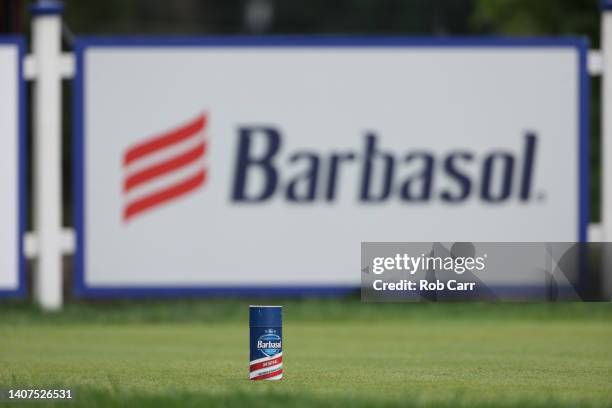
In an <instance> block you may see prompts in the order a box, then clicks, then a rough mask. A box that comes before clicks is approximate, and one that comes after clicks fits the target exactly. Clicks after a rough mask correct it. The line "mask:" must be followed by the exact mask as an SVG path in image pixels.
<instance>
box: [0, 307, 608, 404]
mask: <svg viewBox="0 0 612 408" xmlns="http://www.w3.org/2000/svg"><path fill="white" fill-rule="evenodd" d="M280 303H281V304H283V305H284V306H285V309H284V318H285V325H284V338H283V341H284V344H283V346H284V350H283V351H284V355H285V357H284V364H285V379H283V381H281V382H251V381H249V380H247V379H246V378H247V376H248V372H247V371H248V337H247V336H248V322H247V305H248V303H247V302H241V301H209V302H198V301H182V302H115V303H94V304H72V305H69V306H68V307H67V308H66V309H65V310H64V311H63V312H62V313H58V314H45V313H42V312H40V311H38V310H37V309H35V308H33V307H32V306H28V305H24V304H18V303H17V304H2V305H0V384H1V385H2V386H3V387H5V388H6V387H10V386H12V387H15V386H22V387H48V386H55V387H59V386H67V387H70V388H73V389H75V393H76V401H75V403H73V404H71V405H70V406H105V407H106V406H177V407H178V406H247V405H249V406H262V407H263V406H266V407H270V406H283V407H287V406H313V405H317V406H346V405H350V406H354V407H361V406H363V407H366V406H372V405H380V406H434V407H456V406H465V407H474V406H508V407H528V406H555V407H558V406H561V407H563V406H568V407H569V406H612V305H610V304H606V303H599V304H597V303H595V304H586V303H576V304H462V303H457V304H448V303H447V304H360V303H359V302H357V301H304V302H299V301H290V302H280ZM33 405H34V406H41V404H40V403H36V404H33ZM1 406H2V405H1V404H0V407H1ZM18 406H21V407H23V406H26V404H24V403H19V404H18Z"/></svg>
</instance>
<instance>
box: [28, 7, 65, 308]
mask: <svg viewBox="0 0 612 408" xmlns="http://www.w3.org/2000/svg"><path fill="white" fill-rule="evenodd" d="M30 10H31V13H32V15H33V20H32V55H33V57H34V61H35V65H36V76H35V79H34V85H33V89H34V97H33V99H34V101H33V102H34V105H33V106H34V111H33V130H34V142H33V147H34V151H33V153H34V203H35V204H34V230H35V232H36V235H37V238H38V246H39V248H38V249H39V252H38V261H37V264H36V270H35V272H36V274H35V279H34V297H35V300H36V302H37V303H38V304H39V305H40V306H41V307H42V308H43V309H45V310H57V309H59V308H61V306H62V281H63V280H62V251H61V232H62V222H61V220H62V219H61V214H62V206H61V203H62V202H61V192H62V185H61V180H62V178H61V177H62V175H61V154H62V150H61V106H62V88H61V85H62V76H61V71H60V57H61V35H62V21H61V19H62V17H61V15H62V11H63V5H62V3H61V2H58V1H45V0H39V1H38V2H37V3H35V4H34V5H33V6H32V7H31V9H30Z"/></svg>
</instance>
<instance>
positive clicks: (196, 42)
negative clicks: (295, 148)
mask: <svg viewBox="0 0 612 408" xmlns="http://www.w3.org/2000/svg"><path fill="white" fill-rule="evenodd" d="M92 47H98V48H99V47H112V48H120V47H124V48H128V47H151V48H155V47H323V48H326V47H327V48H329V47H342V48H347V47H354V48H364V47H376V48H384V47H387V48H393V47H400V48H403V47H410V48H415V47H423V48H428V47H429V48H432V47H433V48H439V47H452V48H472V47H473V48H570V49H572V48H573V49H575V50H577V51H578V64H579V67H578V75H579V78H578V84H579V87H580V90H579V99H580V100H579V120H578V123H579V129H578V132H579V135H580V140H579V141H578V146H577V151H578V155H579V170H580V176H579V181H578V183H579V186H578V191H579V193H580V197H579V198H578V199H579V214H578V232H579V233H578V237H577V240H578V241H579V242H586V240H587V228H588V223H589V217H590V214H589V207H590V196H589V194H590V188H589V187H590V185H589V182H590V170H589V138H590V134H589V98H590V90H589V84H590V82H589V74H588V71H587V55H588V50H589V42H588V39H587V38H577V37H559V38H552V37H550V38H549V37H520V38H496V37H493V38H487V37H485V38H482V37H464V38H457V37H451V38H436V37H343V36H311V37H305V36H270V37H256V36H220V37H214V36H213V37H115V36H110V37H109V36H103V37H78V38H77V39H76V41H75V54H76V75H75V80H74V86H75V88H74V96H73V113H74V123H73V125H74V143H73V165H74V167H73V200H74V217H75V218H74V223H75V231H76V253H75V268H74V290H75V294H76V295H77V296H81V297H97V298H114V297H157V296H163V297H177V296H222V295H238V296H306V295H313V296H329V295H332V296H334V295H335V296H337V295H346V294H349V293H352V292H354V291H356V290H358V289H359V286H299V285H296V286H222V287H217V286H212V287H195V286H190V287H168V286H164V287H160V286H137V287H115V286H112V287H88V286H87V285H86V283H85V253H84V248H85V227H86V226H85V222H84V210H85V196H84V179H85V175H84V171H85V166H84V147H85V137H84V127H83V125H84V123H83V114H84V113H83V112H84V101H85V97H84V86H83V84H84V82H85V74H86V72H85V71H84V56H85V52H86V50H87V49H88V48H92ZM497 289H498V290H499V293H502V292H507V293H508V294H527V293H541V292H542V290H543V289H542V288H541V287H527V286H525V287H517V286H508V287H506V288H497Z"/></svg>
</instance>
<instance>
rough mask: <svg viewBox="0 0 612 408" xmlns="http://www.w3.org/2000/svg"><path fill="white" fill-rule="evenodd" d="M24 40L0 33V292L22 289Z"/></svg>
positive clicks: (21, 290)
mask: <svg viewBox="0 0 612 408" xmlns="http://www.w3.org/2000/svg"><path fill="white" fill-rule="evenodd" d="M23 44H24V42H23V40H22V39H21V38H20V37H2V36H0V174H1V176H0V196H1V197H2V198H1V199H0V296H15V295H21V294H23V292H24V285H23V275H24V263H23V255H22V247H21V237H22V234H23V229H24V214H25V213H24V211H25V208H24V206H25V201H24V194H25V185H24V173H23V165H24V162H23V160H24V159H23V155H24V146H23V143H24V140H25V134H24V126H25V118H24V112H23V98H24V83H23V77H22V73H21V67H22V65H21V61H22V57H23V50H24V46H23Z"/></svg>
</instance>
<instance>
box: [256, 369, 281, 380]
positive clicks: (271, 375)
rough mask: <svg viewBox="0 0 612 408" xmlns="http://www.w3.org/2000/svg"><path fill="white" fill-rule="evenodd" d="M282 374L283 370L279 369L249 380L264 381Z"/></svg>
mask: <svg viewBox="0 0 612 408" xmlns="http://www.w3.org/2000/svg"><path fill="white" fill-rule="evenodd" d="M282 373H283V369H282V368H281V369H280V370H276V371H272V372H269V373H265V374H262V375H260V376H257V377H254V378H251V380H265V379H267V378H272V377H276V376H277V375H280V374H282Z"/></svg>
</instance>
